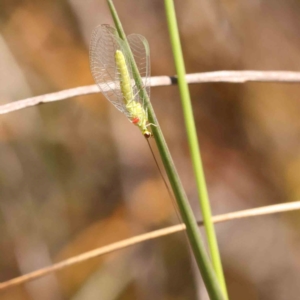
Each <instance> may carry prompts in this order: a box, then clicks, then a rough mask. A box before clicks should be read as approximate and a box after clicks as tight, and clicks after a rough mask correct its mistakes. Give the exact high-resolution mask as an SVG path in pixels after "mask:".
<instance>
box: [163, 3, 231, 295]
mask: <svg viewBox="0 0 300 300" xmlns="http://www.w3.org/2000/svg"><path fill="white" fill-rule="evenodd" d="M165 9H166V14H167V21H168V27H169V34H170V38H171V45H172V51H173V56H174V61H175V67H176V72H177V76H178V86H179V91H180V97H181V103H182V108H183V115H184V121H185V126H186V131H187V137H188V142H189V147H190V153H191V159H192V164H193V168H194V173H195V177H196V184H197V190H198V195H199V201H200V206H201V210H202V215H203V221H204V226H205V231H206V235H207V241H208V246H209V251H210V254H211V259H212V264H213V267H214V270H215V272H216V275H217V278H218V280H219V283H220V286H221V288H222V291H223V293H224V296H225V299H228V295H227V289H226V282H225V277H224V273H223V268H222V262H221V258H220V253H219V248H218V243H217V238H216V233H215V229H214V225H213V222H212V218H211V209H210V203H209V198H208V192H207V187H206V182H205V176H204V170H203V165H202V161H201V154H200V147H199V143H198V138H197V131H196V126H195V121H194V116H193V109H192V104H191V99H190V93H189V88H188V84H187V82H186V80H185V66H184V60H183V55H182V49H181V43H180V37H179V33H178V26H177V20H176V13H175V7H174V3H173V0H165Z"/></svg>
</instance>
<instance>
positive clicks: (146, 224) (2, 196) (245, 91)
mask: <svg viewBox="0 0 300 300" xmlns="http://www.w3.org/2000/svg"><path fill="white" fill-rule="evenodd" d="M175 4H176V8H177V13H178V21H179V27H180V30H181V38H182V44H183V48H184V49H183V50H184V56H185V62H186V66H187V72H188V73H192V72H202V71H213V70H249V69H252V70H299V69H300V60H299V54H300V53H299V52H300V40H299V34H298V32H299V30H300V20H299V18H298V15H299V13H300V3H299V2H298V1H292V0H288V1H283V0H279V1H270V0H268V1H258V0H257V1H247V0H243V1H238V2H230V1H222V2H217V1H207V0H201V1H177V2H176V3H175ZM115 5H116V7H117V9H118V12H119V15H120V18H121V19H122V23H123V25H124V29H125V30H126V32H127V33H133V32H136V33H140V34H143V35H144V36H146V37H147V39H148V41H149V44H150V47H151V67H152V74H153V75H173V74H174V66H173V61H172V55H171V49H170V44H169V38H168V33H167V27H166V21H165V12H164V7H163V2H162V1H150V0H143V1H116V2H115ZM0 22H1V23H0V32H1V36H0V66H1V67H0V78H1V84H0V101H1V104H4V103H7V102H11V101H15V100H19V99H22V98H26V97H30V96H34V95H40V94H44V93H48V92H52V91H59V90H62V89H66V88H70V87H76V86H79V85H85V84H92V83H93V80H92V77H91V74H90V70H89V59H88V44H89V38H90V34H91V32H92V29H93V28H94V27H95V26H96V25H98V24H101V23H110V24H112V20H111V18H110V15H109V11H108V8H107V5H106V2H105V1H96V0H89V1H78V0H76V1H71V0H70V1H50V0H43V1H29V0H23V1H2V2H0ZM190 90H191V94H192V99H193V105H194V112H195V118H196V122H197V128H198V136H199V140H200V143H201V148H202V155H203V159H204V164H205V172H206V177H207V182H208V188H209V195H210V199H211V201H212V208H213V212H214V214H217V213H222V212H229V211H234V210H239V209H243V208H251V207H257V206H262V205H266V204H273V203H281V202H286V201H293V200H298V199H299V198H300V188H299V187H300V179H299V178H300V176H299V175H300V174H299V173H300V172H299V169H300V154H299V153H300V151H299V148H300V139H299V136H300V121H299V120H300V118H299V113H300V102H299V95H300V86H299V85H295V84H294V85H288V84H267V83H249V84H244V85H237V84H224V83H222V84H215V83H214V84H199V85H193V86H190ZM151 101H152V104H153V106H154V108H155V110H156V113H157V116H158V118H159V121H160V123H161V126H162V130H163V131H164V133H165V136H166V138H167V142H168V144H169V148H170V150H171V152H172V154H173V156H174V159H175V162H176V165H177V167H178V170H179V173H180V176H181V178H182V180H183V182H184V185H185V188H186V191H187V194H188V196H189V198H190V200H191V203H192V205H193V207H194V209H195V212H196V214H197V215H198V217H199V218H200V213H199V208H198V201H197V198H196V197H197V193H196V190H195V182H194V179H193V172H192V167H191V162H190V159H189V151H188V147H187V144H186V135H185V129H184V126H183V120H182V112H181V108H180V103H179V95H178V89H177V87H160V88H153V89H152V91H151ZM0 139H1V147H0V166H1V167H0V184H1V188H0V230H1V239H0V253H1V258H0V270H1V272H0V278H1V281H4V280H8V279H10V278H13V277H16V276H18V275H20V274H23V273H27V272H30V271H32V270H36V269H38V268H40V267H43V266H46V265H50V264H51V263H53V262H55V261H60V260H62V259H64V258H68V257H71V256H72V255H76V254H79V253H82V252H84V251H87V250H90V249H94V248H96V247H98V246H101V245H106V244H108V243H110V242H114V241H118V240H120V239H123V238H126V237H130V236H133V235H135V234H138V233H142V232H146V231H150V230H151V229H154V228H160V227H163V226H166V225H168V224H171V223H177V222H178V219H177V217H176V214H175V212H174V208H173V206H172V203H171V200H170V199H169V196H168V193H167V191H166V190H165V188H164V185H163V183H162V181H161V178H160V176H159V173H158V171H157V169H156V167H155V164H154V161H153V159H152V157H151V154H150V151H149V149H148V146H147V144H146V142H145V141H144V138H143V137H142V136H141V134H140V132H139V131H138V130H137V129H136V128H135V127H134V126H132V125H131V124H130V123H129V122H128V121H127V119H126V118H125V117H124V116H123V115H122V114H120V113H119V112H117V111H116V110H115V108H114V107H112V106H111V105H110V104H109V103H108V102H107V100H106V99H105V98H104V97H103V96H102V95H101V94H97V95H90V96H84V97H78V98H75V99H69V100H65V101H61V102H57V103H52V104H46V105H43V106H39V107H35V108H28V109H26V110H20V111H18V112H14V113H11V114H8V115H3V116H1V123H0ZM298 225H299V222H298V221H297V213H292V214H291V213H289V214H286V215H282V216H265V217H260V218H257V219H249V220H239V221H234V222H231V223H222V224H220V225H217V233H218V240H219V244H220V250H221V254H222V261H223V264H224V269H225V274H226V279H227V284H228V289H229V295H230V299H231V300H235V299H245V300H248V299H249V300H250V299H264V300H268V299H270V300H271V299H272V300H281V299H289V300H290V299H298V295H299V293H300V287H299V284H297V283H298V282H299V280H300V275H299V274H300V272H299V271H300V270H299V269H300V265H299V261H300V256H299V251H298V248H299V235H298V230H297V227H298ZM186 243H187V242H186V237H185V235H184V234H182V233H181V234H177V235H174V236H170V237H164V238H160V239H158V240H155V241H151V242H147V243H144V244H142V245H139V246H135V247H132V248H128V249H126V250H122V251H119V252H116V253H113V254H111V255H107V256H103V257H101V258H98V259H93V260H90V261H88V262H86V263H82V264H79V265H77V266H76V267H72V268H69V269H66V270H64V271H61V272H58V273H56V274H53V275H51V276H47V277H45V278H42V279H39V280H37V281H34V282H32V283H29V284H26V285H23V286H20V287H17V288H13V289H10V290H8V291H7V292H4V293H1V299H5V300H8V299H14V300H18V299H26V300H27V299H45V300H48V299H49V300H50V299H51V300H52V299H53V300H54V299H55V300H57V299H76V300H81V299H105V300H106V299H198V298H197V297H200V296H202V297H203V298H201V299H205V292H204V288H203V287H202V285H201V284H200V283H199V282H200V281H199V277H198V274H197V272H196V271H195V267H194V266H193V262H191V257H190V254H189V250H188V248H187V247H186ZM203 294H204V295H203ZM199 299H200V298H199Z"/></svg>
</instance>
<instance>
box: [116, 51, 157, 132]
mask: <svg viewBox="0 0 300 300" xmlns="http://www.w3.org/2000/svg"><path fill="white" fill-rule="evenodd" d="M115 60H116V65H117V68H118V71H119V76H120V87H121V92H122V95H123V101H124V104H125V106H126V110H127V111H128V112H129V114H130V120H131V122H132V123H133V124H135V125H136V126H138V127H139V129H140V130H141V132H142V133H143V135H144V136H145V137H146V138H149V137H150V136H151V135H152V134H151V132H150V131H149V130H148V129H147V121H148V118H147V113H146V111H145V110H144V108H143V107H142V105H141V104H140V103H139V102H136V101H134V94H133V89H132V86H131V80H130V75H129V71H128V67H127V64H126V61H125V57H124V54H123V53H122V51H120V50H117V51H116V53H115Z"/></svg>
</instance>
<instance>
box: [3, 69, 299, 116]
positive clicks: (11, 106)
mask: <svg viewBox="0 0 300 300" xmlns="http://www.w3.org/2000/svg"><path fill="white" fill-rule="evenodd" d="M186 80H187V83H189V84H194V83H205V82H231V83H245V82H248V81H256V82H277V83H280V82H282V83H299V82H300V72H289V71H217V72H207V73H195V74H187V75H186ZM172 84H177V78H176V77H169V76H155V77H151V84H150V85H151V86H152V87H155V86H168V85H172ZM107 86H111V85H110V84H109V85H108V84H105V85H103V87H102V88H101V89H102V90H104V89H105V88H107ZM98 92H99V88H98V87H97V85H86V86H80V87H76V88H73V89H68V90H63V91H60V92H56V93H51V94H45V95H41V96H37V97H32V98H27V99H23V100H19V101H15V102H12V103H8V104H4V105H0V114H7V113H10V112H13V111H16V110H19V109H23V108H27V107H30V106H35V105H38V104H42V103H48V102H54V101H60V100H65V99H68V98H71V97H76V96H82V95H88V94H94V93H98Z"/></svg>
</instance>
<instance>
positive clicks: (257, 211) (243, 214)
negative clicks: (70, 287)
mask: <svg viewBox="0 0 300 300" xmlns="http://www.w3.org/2000/svg"><path fill="white" fill-rule="evenodd" d="M298 209H300V201H295V202H290V203H283V204H276V205H269V206H264V207H259V208H252V209H247V210H242V211H237V212H232V213H228V214H223V215H218V216H214V217H212V219H213V222H214V223H221V222H227V221H231V220H236V219H242V218H248V217H256V216H261V215H268V214H275V213H281V212H287V211H293V210H298ZM198 224H199V226H203V222H202V221H200V222H198ZM183 230H185V225H184V224H178V225H175V226H171V227H167V228H163V229H159V230H155V231H152V232H149V233H145V234H141V235H138V236H134V237H132V238H129V239H126V240H122V241H119V242H116V243H112V244H109V245H107V246H104V247H100V248H97V249H94V250H92V251H88V252H85V253H83V254H80V255H77V256H74V257H71V258H69V259H66V260H63V261H61V262H59V263H57V264H53V265H52V266H49V267H46V268H43V269H39V270H37V271H34V272H31V273H29V274H25V275H22V276H20V277H16V278H14V279H11V280H8V281H5V282H2V283H0V291H3V290H6V289H8V288H11V287H13V286H17V285H20V284H23V283H26V282H28V281H31V280H34V279H37V278H40V277H43V276H45V275H47V274H50V273H53V272H55V271H58V270H61V269H64V268H67V267H70V266H73V265H75V264H78V263H81V262H84V261H86V260H89V259H92V258H94V257H98V256H101V255H104V254H107V253H110V252H113V251H116V250H120V249H124V248H126V247H129V246H132V245H136V244H139V243H142V242H145V241H148V240H151V239H156V238H159V237H162V236H165V235H169V234H172V233H176V232H179V231H183Z"/></svg>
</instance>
